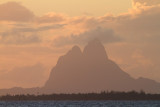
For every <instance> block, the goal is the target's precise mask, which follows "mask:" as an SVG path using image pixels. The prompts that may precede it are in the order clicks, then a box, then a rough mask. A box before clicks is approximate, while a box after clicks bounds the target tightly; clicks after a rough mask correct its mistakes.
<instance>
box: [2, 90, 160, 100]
mask: <svg viewBox="0 0 160 107" xmlns="http://www.w3.org/2000/svg"><path fill="white" fill-rule="evenodd" d="M109 100H111V101H112V100H114V101H121V100H122V101H125V100H126V101H142V100H145V101H146V100H150V101H156V100H157V101H159V100H160V94H146V93H145V92H143V91H141V92H136V91H130V92H115V91H111V92H105V91H104V92H101V93H78V94H74V93H73V94H50V95H45V94H43V95H29V94H25V95H5V96H0V101H109Z"/></svg>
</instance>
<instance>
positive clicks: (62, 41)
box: [54, 27, 121, 46]
mask: <svg viewBox="0 0 160 107" xmlns="http://www.w3.org/2000/svg"><path fill="white" fill-rule="evenodd" d="M94 38H97V39H99V40H101V41H102V42H103V43H112V42H117V41H120V40H121V38H120V37H118V36H117V35H116V34H115V32H114V31H113V30H111V29H104V28H101V27H97V28H96V29H92V30H89V31H86V32H84V33H81V34H79V35H71V36H69V37H64V36H63V37H59V38H57V39H55V40H54V44H55V45H56V46H64V45H72V44H84V43H87V42H88V41H90V40H92V39H94Z"/></svg>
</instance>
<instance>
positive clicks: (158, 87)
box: [0, 39, 160, 94]
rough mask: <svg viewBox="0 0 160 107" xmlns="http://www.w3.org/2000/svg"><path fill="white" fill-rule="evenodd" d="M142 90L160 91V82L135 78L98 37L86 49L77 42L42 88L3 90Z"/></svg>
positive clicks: (13, 91) (22, 91)
mask: <svg viewBox="0 0 160 107" xmlns="http://www.w3.org/2000/svg"><path fill="white" fill-rule="evenodd" d="M107 90H108V91H132V90H135V91H140V90H143V91H145V92H147V93H160V83H158V82H156V81H154V80H150V79H147V78H139V79H134V78H132V77H131V76H130V75H129V74H127V73H126V72H124V71H123V70H122V69H121V68H120V67H119V66H118V65H117V64H116V63H114V62H113V61H111V60H110V59H109V58H108V56H107V54H106V51H105V48H104V46H103V45H102V43H101V42H100V41H99V40H97V39H95V40H93V41H90V42H89V43H88V45H87V46H85V48H84V50H83V52H82V51H81V49H80V48H79V47H78V46H74V47H73V48H72V49H71V50H70V51H69V52H68V53H67V54H66V55H64V56H61V57H60V58H59V60H58V62H57V64H56V66H55V67H54V68H53V69H52V71H51V73H50V77H49V79H48V80H47V81H46V83H45V85H44V86H43V87H41V88H29V89H24V88H12V89H8V90H6V89H4V90H0V94H6V93H9V94H22V93H29V94H36V93H37V92H39V93H46V94H51V93H87V92H101V91H107Z"/></svg>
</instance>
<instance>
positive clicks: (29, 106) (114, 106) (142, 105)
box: [0, 101, 160, 107]
mask: <svg viewBox="0 0 160 107" xmlns="http://www.w3.org/2000/svg"><path fill="white" fill-rule="evenodd" d="M0 107H160V101H9V102H8V101H0Z"/></svg>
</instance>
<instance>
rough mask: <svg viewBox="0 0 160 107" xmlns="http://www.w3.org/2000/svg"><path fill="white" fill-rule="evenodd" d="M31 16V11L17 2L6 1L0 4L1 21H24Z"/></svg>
mask: <svg viewBox="0 0 160 107" xmlns="http://www.w3.org/2000/svg"><path fill="white" fill-rule="evenodd" d="M33 18H34V14H33V12H31V11H30V10H28V9H27V8H25V7H24V6H22V5H21V4H19V3H17V2H8V3H5V4H1V5H0V20H1V21H16V22H26V21H30V20H32V19H33Z"/></svg>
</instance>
